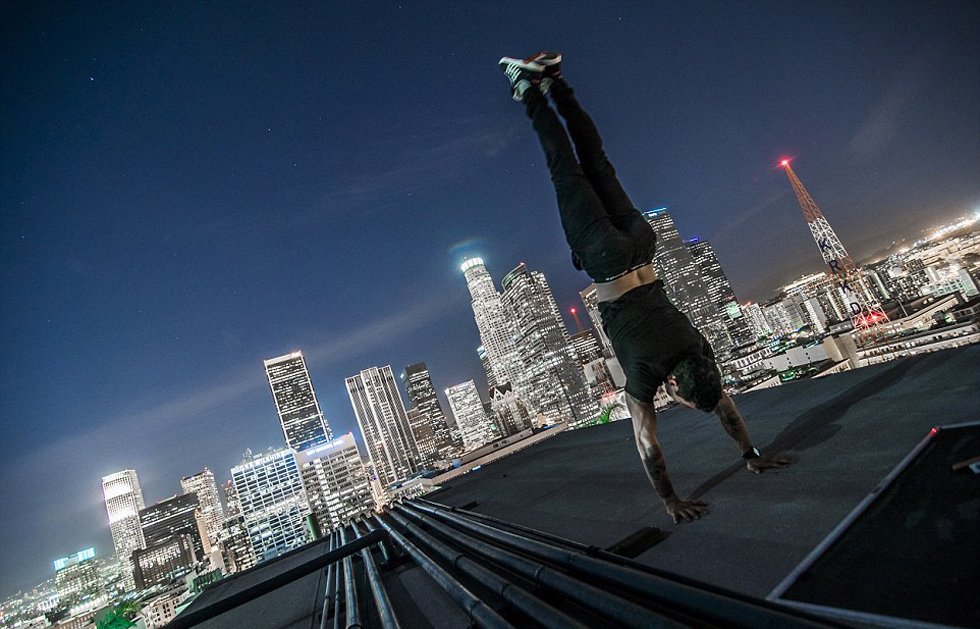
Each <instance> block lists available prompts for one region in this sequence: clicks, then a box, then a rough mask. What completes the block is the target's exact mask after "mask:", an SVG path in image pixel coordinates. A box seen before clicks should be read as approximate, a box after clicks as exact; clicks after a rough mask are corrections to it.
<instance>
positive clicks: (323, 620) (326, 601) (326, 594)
mask: <svg viewBox="0 0 980 629" xmlns="http://www.w3.org/2000/svg"><path fill="white" fill-rule="evenodd" d="M328 543H329V544H330V550H333V549H334V544H336V543H337V534H336V533H335V532H334V531H330V541H329V542H328ZM335 565H337V564H336V562H334V563H332V564H330V565H329V566H327V587H326V589H324V591H323V610H322V611H321V612H320V629H327V612H329V611H330V591H331V590H332V589H333V585H334V584H333V567H334V566H335Z"/></svg>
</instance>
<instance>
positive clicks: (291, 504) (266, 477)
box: [231, 449, 310, 562]
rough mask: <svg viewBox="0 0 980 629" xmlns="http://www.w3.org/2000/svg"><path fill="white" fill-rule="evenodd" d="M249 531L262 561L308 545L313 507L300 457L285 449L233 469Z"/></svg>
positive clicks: (254, 548) (236, 488)
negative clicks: (307, 495) (297, 461)
mask: <svg viewBox="0 0 980 629" xmlns="http://www.w3.org/2000/svg"><path fill="white" fill-rule="evenodd" d="M231 478H232V480H233V481H234V483H235V490H236V491H237V493H238V498H239V501H240V504H241V508H242V516H243V517H244V520H245V528H246V529H247V530H248V536H249V540H250V541H251V543H252V550H253V551H254V552H255V556H256V559H257V560H258V561H260V562H261V561H266V560H267V559H272V558H274V557H277V556H279V555H281V554H282V553H284V552H287V551H289V550H291V549H293V548H296V547H298V546H301V545H303V544H305V543H306V542H307V536H306V516H307V515H309V513H310V505H309V503H308V502H307V499H306V491H305V490H304V489H303V480H302V478H301V476H300V471H299V465H297V463H296V455H295V453H294V452H293V451H292V450H289V449H283V450H278V451H276V452H272V453H270V454H267V455H265V456H261V457H257V458H254V459H252V460H251V461H245V462H243V463H242V464H241V465H239V466H237V467H233V468H232V469H231Z"/></svg>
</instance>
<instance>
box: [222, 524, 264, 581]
mask: <svg viewBox="0 0 980 629" xmlns="http://www.w3.org/2000/svg"><path fill="white" fill-rule="evenodd" d="M218 548H219V549H220V550H221V561H222V563H223V564H224V572H225V574H232V573H235V572H241V571H242V570H248V569H249V568H251V567H252V566H254V565H255V564H256V563H258V559H257V558H256V556H255V550H254V549H253V548H252V541H251V540H250V539H249V536H248V527H246V526H245V518H244V517H242V515H241V514H240V513H239V514H238V515H233V516H228V517H227V518H225V521H224V523H223V524H222V525H221V533H220V535H219V538H218Z"/></svg>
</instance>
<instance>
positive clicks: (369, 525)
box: [361, 518, 394, 566]
mask: <svg viewBox="0 0 980 629" xmlns="http://www.w3.org/2000/svg"><path fill="white" fill-rule="evenodd" d="M361 524H363V525H364V526H365V527H367V530H368V531H374V530H377V527H376V526H374V524H372V523H371V519H370V518H368V519H366V520H361ZM378 548H380V549H381V556H382V557H384V559H385V565H386V566H387V565H390V564H391V560H392V559H394V557H393V556H392V553H391V551H390V550H388V540H383V541H382V542H381V543H380V544H378Z"/></svg>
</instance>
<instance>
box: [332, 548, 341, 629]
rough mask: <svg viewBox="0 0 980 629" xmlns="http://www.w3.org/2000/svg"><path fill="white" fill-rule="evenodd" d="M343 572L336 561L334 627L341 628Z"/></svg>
mask: <svg viewBox="0 0 980 629" xmlns="http://www.w3.org/2000/svg"><path fill="white" fill-rule="evenodd" d="M337 541H338V542H339V541H340V531H337ZM341 572H343V571H342V570H341V569H340V566H339V565H338V564H337V563H336V562H334V571H333V629H340V597H341V591H342V590H341V585H340V573H341Z"/></svg>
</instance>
